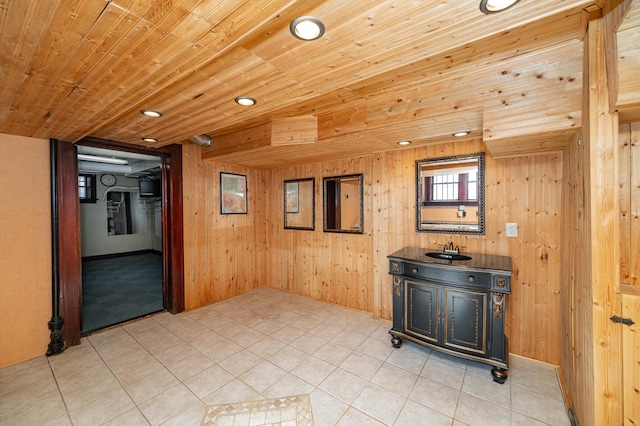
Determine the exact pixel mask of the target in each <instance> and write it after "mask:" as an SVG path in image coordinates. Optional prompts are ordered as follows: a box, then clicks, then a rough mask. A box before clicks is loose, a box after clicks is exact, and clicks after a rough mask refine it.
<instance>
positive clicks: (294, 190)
mask: <svg viewBox="0 0 640 426" xmlns="http://www.w3.org/2000/svg"><path fill="white" fill-rule="evenodd" d="M284 191H285V200H286V204H285V207H286V212H287V213H298V208H299V206H298V204H299V202H300V201H299V195H298V182H286V183H285V188H284Z"/></svg>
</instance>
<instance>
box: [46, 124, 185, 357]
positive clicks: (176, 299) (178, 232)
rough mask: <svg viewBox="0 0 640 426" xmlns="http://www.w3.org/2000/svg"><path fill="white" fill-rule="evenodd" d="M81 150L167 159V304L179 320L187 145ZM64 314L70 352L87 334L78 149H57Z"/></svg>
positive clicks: (91, 141) (94, 142)
mask: <svg viewBox="0 0 640 426" xmlns="http://www.w3.org/2000/svg"><path fill="white" fill-rule="evenodd" d="M78 144H80V145H86V146H92V147H99V148H106V149H114V150H118V151H128V152H138V153H143V154H149V155H156V156H159V157H161V158H162V164H163V167H162V198H161V202H162V233H163V238H162V249H163V256H162V257H163V266H162V268H163V270H162V272H163V286H162V290H163V304H164V307H165V309H166V310H167V311H169V312H171V313H172V314H176V313H179V312H182V311H184V232H183V214H182V145H177V144H174V145H169V146H164V147H160V148H145V147H140V146H135V145H128V144H124V143H121V142H115V141H109V140H104V139H98V138H91V137H87V138H83V139H81V140H80V141H78ZM57 145H58V148H57V152H58V178H57V183H58V188H59V192H58V199H59V202H58V217H59V229H58V237H59V241H60V244H59V249H58V251H59V259H60V260H59V269H60V293H61V295H60V312H61V315H62V317H63V320H64V325H63V327H62V333H63V339H64V341H65V344H66V345H67V346H73V345H77V344H80V337H81V330H82V324H81V319H82V256H81V250H80V247H81V240H80V237H81V234H80V201H79V198H78V166H77V157H76V145H74V144H72V143H68V142H60V143H58V144H57Z"/></svg>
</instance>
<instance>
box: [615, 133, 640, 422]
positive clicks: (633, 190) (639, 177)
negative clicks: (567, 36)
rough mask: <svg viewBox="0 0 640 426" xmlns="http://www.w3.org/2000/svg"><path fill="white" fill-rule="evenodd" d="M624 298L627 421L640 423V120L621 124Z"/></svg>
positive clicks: (623, 333) (624, 386)
mask: <svg viewBox="0 0 640 426" xmlns="http://www.w3.org/2000/svg"><path fill="white" fill-rule="evenodd" d="M618 146H619V152H620V173H619V180H620V287H621V289H620V290H621V291H620V293H621V294H620V297H621V299H622V317H623V318H631V319H632V320H633V321H634V322H635V324H634V325H632V326H624V327H622V351H623V355H622V369H623V393H624V418H623V422H624V423H623V424H625V425H634V424H639V423H640V395H639V392H640V123H627V124H623V125H620V128H619V136H618Z"/></svg>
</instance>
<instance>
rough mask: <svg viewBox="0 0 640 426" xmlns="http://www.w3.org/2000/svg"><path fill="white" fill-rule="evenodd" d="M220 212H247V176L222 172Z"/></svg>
mask: <svg viewBox="0 0 640 426" xmlns="http://www.w3.org/2000/svg"><path fill="white" fill-rule="evenodd" d="M220 213H221V214H247V177H246V176H245V175H235V174H232V173H223V172H220Z"/></svg>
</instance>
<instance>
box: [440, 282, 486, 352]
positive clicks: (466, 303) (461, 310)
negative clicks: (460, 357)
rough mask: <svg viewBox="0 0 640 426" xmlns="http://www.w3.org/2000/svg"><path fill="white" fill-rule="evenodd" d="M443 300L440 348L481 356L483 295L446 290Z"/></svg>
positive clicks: (463, 290) (484, 298)
mask: <svg viewBox="0 0 640 426" xmlns="http://www.w3.org/2000/svg"><path fill="white" fill-rule="evenodd" d="M444 299H445V300H444V308H445V311H444V330H445V336H444V342H443V344H444V346H445V347H449V348H451V349H456V350H463V351H466V352H471V353H476V354H480V355H485V354H486V353H487V323H486V321H487V319H486V311H487V293H486V292H478V291H472V290H465V289H454V288H451V287H449V288H445V289H444Z"/></svg>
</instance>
